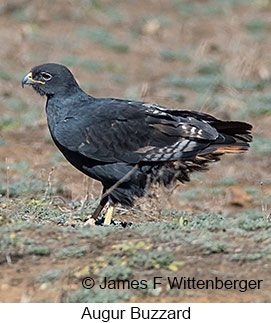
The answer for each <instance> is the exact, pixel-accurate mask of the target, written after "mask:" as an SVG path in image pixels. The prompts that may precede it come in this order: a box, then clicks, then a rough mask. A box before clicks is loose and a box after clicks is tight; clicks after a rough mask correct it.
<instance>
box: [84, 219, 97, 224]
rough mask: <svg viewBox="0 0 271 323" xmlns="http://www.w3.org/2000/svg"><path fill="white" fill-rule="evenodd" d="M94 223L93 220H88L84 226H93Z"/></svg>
mask: <svg viewBox="0 0 271 323" xmlns="http://www.w3.org/2000/svg"><path fill="white" fill-rule="evenodd" d="M95 221H96V220H95V219H93V218H90V219H88V220H87V221H86V222H85V223H84V225H95Z"/></svg>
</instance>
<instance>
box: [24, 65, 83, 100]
mask: <svg viewBox="0 0 271 323" xmlns="http://www.w3.org/2000/svg"><path fill="white" fill-rule="evenodd" d="M24 85H31V86H32V87H33V88H34V90H35V91H37V92H38V93H39V94H40V95H47V96H48V97H49V96H53V95H63V94H72V93H73V92H74V91H75V90H78V89H79V85H78V83H77V82H76V80H75V78H74V77H73V75H72V73H71V71H70V70H69V69H68V68H67V67H66V66H64V65H60V64H55V63H47V64H42V65H38V66H35V67H33V68H32V69H31V71H30V72H29V73H28V74H26V75H25V76H24V78H23V80H22V87H24Z"/></svg>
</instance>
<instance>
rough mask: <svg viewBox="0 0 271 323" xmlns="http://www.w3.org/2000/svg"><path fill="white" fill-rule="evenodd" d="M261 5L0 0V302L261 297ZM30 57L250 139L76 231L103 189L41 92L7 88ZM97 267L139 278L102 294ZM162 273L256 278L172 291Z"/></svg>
mask: <svg viewBox="0 0 271 323" xmlns="http://www.w3.org/2000/svg"><path fill="white" fill-rule="evenodd" d="M270 15H271V2H270V0H266V1H261V0H257V1H249V0H201V1H200V0H198V1H188V0H187V1H186V0H167V1H162V0H148V1H143V0H129V1H127V0H114V1H113V0H108V1H105V0H93V1H84V0H80V1H72V0H71V1H62V0H59V1H40V0H36V1H34V0H32V1H26V0H11V1H2V2H1V4H0V44H1V46H0V302H121V301H122V302H270V301H271V278H270V277H271V217H270V212H271V175H270V174H271V140H270V139H271V127H270V124H271V94H270V88H271V70H270V62H271V38H270V31H271V22H270ZM43 62H59V63H62V64H65V65H67V66H68V67H69V68H70V69H71V70H72V72H73V73H74V75H75V77H76V78H77V80H78V81H79V83H80V85H81V86H82V87H83V88H84V89H85V90H86V91H87V92H88V93H90V94H91V95H93V96H96V97H119V98H129V99H138V100H144V101H147V102H152V103H158V104H160V105H165V106H167V107H170V108H172V109H195V110H200V111H203V112H207V113H211V114H213V115H215V116H216V117H219V118H223V119H239V120H244V121H247V122H249V123H251V124H253V127H254V130H253V135H254V141H253V143H252V145H251V149H250V151H249V152H248V153H246V154H242V155H238V156H235V155H230V156H223V158H222V160H221V161H220V162H218V163H216V164H215V165H212V166H211V167H210V170H209V171H208V172H205V173H200V174H195V175H193V177H192V180H191V182H190V183H188V184H185V185H180V184H178V185H176V186H175V187H174V188H172V189H170V190H166V189H163V188H157V187H156V188H154V189H153V192H152V194H153V198H148V197H146V198H144V199H140V200H139V201H137V203H136V205H135V206H134V207H133V208H132V209H124V208H122V207H118V208H117V212H116V215H115V220H116V221H126V222H131V223H132V224H131V225H130V226H127V227H125V228H123V227H122V226H120V225H115V226H114V225H111V226H109V227H102V226H99V227H86V226H84V221H85V220H86V218H87V217H88V216H89V215H90V214H91V213H92V212H93V210H94V208H95V206H96V205H97V203H98V199H99V196H100V193H101V192H100V190H101V186H100V184H99V183H97V182H95V181H94V180H92V179H87V178H86V177H85V176H84V175H82V174H81V173H80V172H79V171H77V170H76V169H74V168H73V167H72V166H71V165H70V164H69V163H68V162H66V161H65V160H64V158H63V157H62V156H61V154H60V153H59V152H58V151H57V149H56V147H55V146H54V144H53V143H52V141H51V139H50V137H49V133H48V130H47V124H46V117H45V112H44V98H41V97H39V96H38V95H36V94H35V93H34V92H33V90H31V89H30V88H25V89H22V88H21V79H22V76H23V75H24V74H26V73H27V72H29V70H30V68H31V67H33V66H35V65H37V64H40V63H43ZM82 205H84V207H82ZM85 277H92V278H93V279H94V280H95V283H96V284H95V287H94V288H93V289H86V288H83V287H82V279H84V278H85ZM104 277H107V278H108V279H112V280H113V281H117V280H125V279H126V280H128V281H132V280H137V281H142V280H144V281H146V282H147V283H148V286H147V288H130V289H129V288H124V289H122V288H120V289H117V288H116V289H113V288H111V289H110V288H107V289H105V290H103V289H100V288H99V286H98V283H99V282H101V281H102V280H103V278H104ZM153 277H162V280H163V284H161V286H158V287H157V288H153V285H152V282H153V279H154V278H153ZM168 277H169V278H173V277H178V278H181V277H186V278H188V277H190V278H192V277H194V278H195V279H197V280H215V279H216V277H217V278H218V279H221V280H224V281H225V280H232V281H233V280H239V281H240V280H247V281H248V280H255V281H256V280H262V283H261V285H260V288H254V289H249V288H248V289H247V290H246V291H240V288H239V289H238V288H237V289H225V288H223V289H218V290H212V289H206V288H203V289H193V288H191V289H189V288H188V289H183V288H181V289H178V288H176V286H175V287H174V288H172V289H171V288H170V287H169V286H168V284H167V279H168Z"/></svg>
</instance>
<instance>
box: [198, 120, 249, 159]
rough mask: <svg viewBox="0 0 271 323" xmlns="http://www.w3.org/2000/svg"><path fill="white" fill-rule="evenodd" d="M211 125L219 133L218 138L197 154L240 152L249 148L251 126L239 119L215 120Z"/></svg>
mask: <svg viewBox="0 0 271 323" xmlns="http://www.w3.org/2000/svg"><path fill="white" fill-rule="evenodd" d="M211 125H212V126H213V127H214V128H215V129H216V130H217V132H218V133H219V136H218V138H217V139H216V140H215V141H214V142H213V143H211V144H210V145H209V146H208V147H206V148H205V149H203V150H202V151H201V152H200V153H199V154H198V156H204V155H209V154H212V155H222V154H225V153H242V152H245V151H247V150H248V149H249V147H250V145H249V142H251V141H252V135H251V130H252V126H251V125H250V124H248V123H245V122H239V121H221V120H215V121H214V122H212V123H211Z"/></svg>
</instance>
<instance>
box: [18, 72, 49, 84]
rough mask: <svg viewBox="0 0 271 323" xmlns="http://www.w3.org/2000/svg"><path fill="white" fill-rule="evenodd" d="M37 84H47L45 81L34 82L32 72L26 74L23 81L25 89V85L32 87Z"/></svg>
mask: <svg viewBox="0 0 271 323" xmlns="http://www.w3.org/2000/svg"><path fill="white" fill-rule="evenodd" d="M36 83H39V84H45V82H43V81H38V80H34V79H33V76H32V72H29V73H28V74H26V75H25V76H24V78H23V79H22V87H24V86H25V85H31V84H36Z"/></svg>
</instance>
